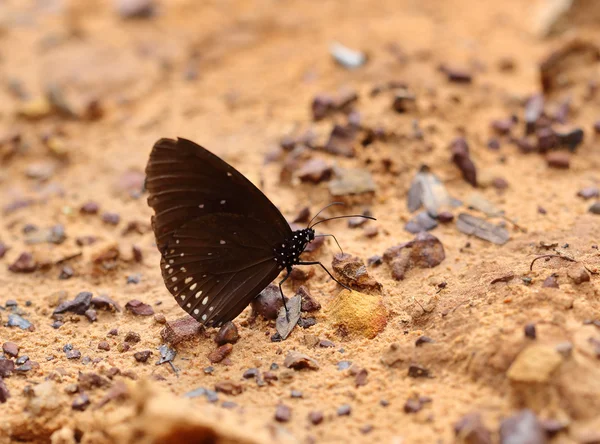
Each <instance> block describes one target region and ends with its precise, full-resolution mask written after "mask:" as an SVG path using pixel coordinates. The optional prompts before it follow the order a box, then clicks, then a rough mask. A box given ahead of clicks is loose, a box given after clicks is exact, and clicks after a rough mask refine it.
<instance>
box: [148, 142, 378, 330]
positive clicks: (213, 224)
mask: <svg viewBox="0 0 600 444" xmlns="http://www.w3.org/2000/svg"><path fill="white" fill-rule="evenodd" d="M145 189H146V190H147V191H148V192H149V196H148V205H149V206H150V207H151V208H152V209H153V210H154V215H153V216H152V229H153V231H154V234H155V238H156V245H157V247H158V249H159V251H160V253H161V260H160V268H161V272H162V277H163V279H164V282H165V285H166V287H167V289H168V290H169V292H170V293H171V294H172V295H173V296H174V297H175V299H176V300H177V303H178V304H179V305H180V306H181V308H183V309H184V310H185V311H186V312H187V313H189V314H190V315H191V316H192V317H194V318H195V319H196V320H197V321H198V322H200V323H202V324H204V325H206V326H208V327H219V326H221V325H223V324H224V323H225V322H228V321H231V320H233V319H234V318H236V317H237V316H238V315H239V314H240V313H241V312H242V311H243V310H244V309H245V308H246V307H247V306H248V304H249V303H250V302H251V301H252V300H253V299H254V298H255V297H256V296H257V295H258V294H259V293H260V292H261V291H262V290H263V289H264V288H265V287H267V285H269V284H270V283H271V282H272V281H273V280H274V279H275V278H276V277H277V276H278V275H279V274H280V273H281V272H283V271H285V272H286V273H287V274H286V275H285V277H284V278H283V279H282V280H281V281H280V282H279V289H280V292H281V295H282V299H283V301H284V305H285V299H284V298H283V290H282V284H283V283H284V282H285V281H286V279H287V278H288V277H289V275H290V272H291V271H292V267H293V266H294V265H320V266H321V267H322V268H323V269H324V270H325V271H326V272H327V274H329V276H330V277H331V278H332V279H333V280H335V281H336V282H338V281H337V279H335V277H333V275H332V274H331V273H330V272H329V271H328V270H327V268H326V267H325V266H324V265H323V264H322V263H321V262H319V261H302V260H301V259H300V255H301V253H302V252H303V251H304V249H305V248H306V246H307V245H308V244H309V243H310V242H311V241H312V240H313V239H315V237H316V236H325V235H315V230H314V229H313V227H314V226H315V225H316V224H319V223H321V222H325V221H326V220H331V219H338V218H342V217H355V216H358V217H367V218H370V219H373V218H372V217H368V216H362V215H351V216H337V217H333V218H330V219H325V220H321V221H318V222H316V223H315V224H312V225H311V223H312V221H313V220H314V219H315V218H316V217H317V216H318V214H317V216H315V218H313V220H311V222H309V224H308V226H307V227H306V228H304V229H301V230H296V231H292V229H291V228H290V226H289V224H288V222H287V220H286V219H285V218H284V217H283V215H282V214H281V212H280V211H279V210H278V209H277V207H276V206H275V205H274V204H273V203H272V202H271V201H270V200H269V199H268V198H267V196H265V195H264V194H263V193H262V192H261V191H260V190H259V189H258V188H257V187H256V186H255V185H254V184H252V182H250V181H249V180H248V179H247V178H246V177H244V176H243V175H242V174H241V173H240V172H239V171H237V170H236V169H235V168H233V167H232V166H231V165H229V164H228V163H227V162H225V161H224V160H222V159H220V158H219V157H218V156H216V155H214V154H212V153H211V152H210V151H208V150H206V149H205V148H203V147H201V146H200V145H197V144H196V143H194V142H192V141H189V140H186V139H182V138H178V139H177V140H174V139H160V140H159V141H157V142H156V143H155V144H154V147H153V148H152V151H151V153H150V158H149V160H148V164H147V166H146V181H145ZM334 204H338V203H334ZM319 213H320V212H319ZM328 236H332V235H328ZM334 239H335V237H334ZM336 242H337V240H336ZM338 245H339V244H338ZM338 283H339V282H338ZM340 285H342V286H344V287H346V286H345V285H343V284H341V283H340ZM346 288H347V287H346ZM286 313H287V307H286Z"/></svg>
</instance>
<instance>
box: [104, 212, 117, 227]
mask: <svg viewBox="0 0 600 444" xmlns="http://www.w3.org/2000/svg"><path fill="white" fill-rule="evenodd" d="M120 221H121V216H119V215H118V214H117V213H108V212H107V213H104V214H103V215H102V222H104V223H105V224H108V225H119V222H120Z"/></svg>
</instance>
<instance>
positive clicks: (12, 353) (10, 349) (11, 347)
mask: <svg viewBox="0 0 600 444" xmlns="http://www.w3.org/2000/svg"><path fill="white" fill-rule="evenodd" d="M2 351H3V352H4V354H5V355H6V356H9V357H11V358H16V357H17V356H18V354H19V346H18V345H17V344H15V343H14V342H5V343H4V344H2Z"/></svg>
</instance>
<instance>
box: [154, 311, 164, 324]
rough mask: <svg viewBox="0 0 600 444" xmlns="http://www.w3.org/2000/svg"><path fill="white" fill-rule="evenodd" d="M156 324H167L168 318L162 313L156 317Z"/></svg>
mask: <svg viewBox="0 0 600 444" xmlns="http://www.w3.org/2000/svg"><path fill="white" fill-rule="evenodd" d="M154 322H156V323H157V324H166V323H167V318H166V317H165V315H164V314H162V313H156V314H155V315H154Z"/></svg>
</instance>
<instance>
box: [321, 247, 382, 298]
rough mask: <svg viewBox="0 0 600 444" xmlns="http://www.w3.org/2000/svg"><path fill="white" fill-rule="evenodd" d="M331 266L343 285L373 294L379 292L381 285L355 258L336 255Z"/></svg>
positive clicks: (358, 259) (359, 260)
mask: <svg viewBox="0 0 600 444" xmlns="http://www.w3.org/2000/svg"><path fill="white" fill-rule="evenodd" d="M331 266H332V267H333V270H334V271H335V273H336V274H337V276H338V279H339V280H340V282H342V283H343V284H346V285H349V286H351V287H355V288H358V289H362V290H370V291H374V292H379V291H380V290H381V284H380V283H379V282H377V281H376V280H375V278H373V277H372V276H371V275H369V271H368V270H367V267H366V266H365V264H364V263H363V261H362V259H360V258H358V257H356V256H351V255H349V254H344V253H337V254H336V255H335V256H334V257H333V261H332V262H331Z"/></svg>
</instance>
